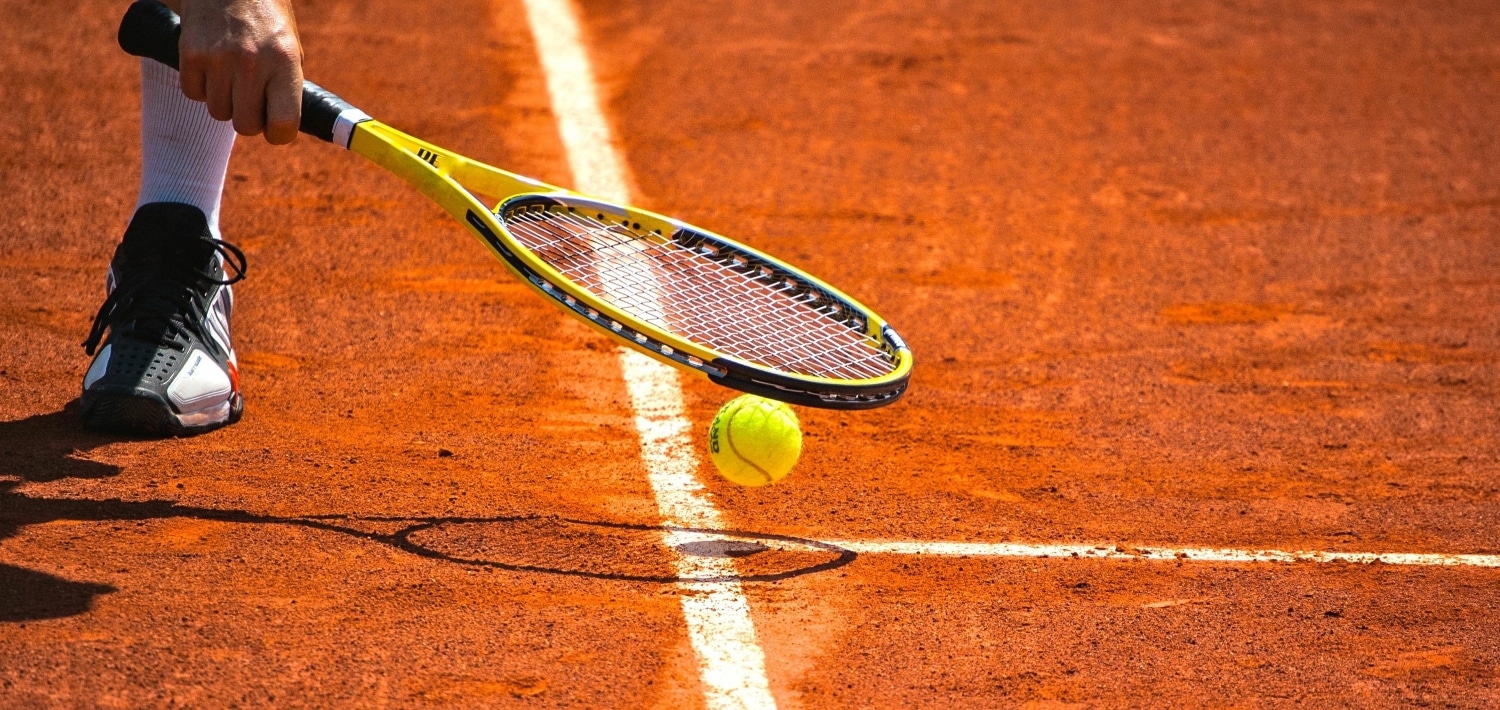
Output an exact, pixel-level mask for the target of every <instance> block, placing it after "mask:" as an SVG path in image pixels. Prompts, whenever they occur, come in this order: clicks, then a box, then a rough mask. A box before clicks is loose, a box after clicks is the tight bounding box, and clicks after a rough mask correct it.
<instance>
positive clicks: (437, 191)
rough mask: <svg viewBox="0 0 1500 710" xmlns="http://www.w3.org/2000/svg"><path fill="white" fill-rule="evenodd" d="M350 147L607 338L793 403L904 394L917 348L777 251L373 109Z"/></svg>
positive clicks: (866, 400)
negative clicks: (412, 128)
mask: <svg viewBox="0 0 1500 710" xmlns="http://www.w3.org/2000/svg"><path fill="white" fill-rule="evenodd" d="M348 147H349V149H350V150H353V151H355V152H357V153H360V154H361V155H364V156H365V157H366V158H369V159H370V160H372V161H374V162H376V163H377V164H380V165H381V166H382V167H385V168H386V169H387V170H390V171H391V172H393V173H395V174H396V175H398V176H400V177H402V178H403V179H404V180H406V181H407V182H408V183H409V184H411V185H412V186H414V187H416V188H417V189H418V190H420V191H422V192H423V193H424V194H426V195H427V196H428V197H430V198H432V199H433V200H434V201H436V202H437V203H438V204H439V205H441V206H442V207H443V208H444V209H445V210H446V211H447V212H448V213H449V214H451V215H453V216H454V217H455V218H458V219H459V220H461V221H462V222H464V223H465V224H466V225H467V226H468V227H469V228H470V229H471V230H473V232H474V233H475V234H476V235H477V236H478V237H479V238H480V240H481V241H482V242H484V243H485V245H486V246H488V247H489V248H490V250H491V251H492V252H493V253H494V254H495V256H496V257H497V258H499V259H500V261H501V262H502V263H504V264H505V265H506V266H507V267H509V268H510V270H511V271H512V272H514V273H515V274H516V275H517V276H519V277H520V278H521V279H522V281H523V282H525V283H526V284H527V285H529V286H531V287H532V288H533V290H535V291H537V292H538V293H539V294H541V295H542V296H544V297H546V298H547V299H548V300H550V301H552V302H553V303H556V304H557V305H558V306H560V307H562V308H563V309H564V310H566V311H568V312H569V313H571V314H572V315H574V316H576V317H578V318H579V319H580V320H582V321H583V322H585V323H588V324H589V325H591V326H592V327H593V328H594V329H596V330H598V331H599V332H601V333H605V334H607V335H609V336H611V337H612V338H613V339H615V340H616V342H619V343H622V344H624V345H627V346H629V347H631V348H633V349H635V350H637V351H639V352H642V353H644V354H646V355H649V356H651V357H653V358H655V359H657V360H660V361H662V362H665V363H667V364H669V365H673V366H675V367H677V368H679V369H683V370H686V371H689V372H694V373H696V374H699V375H702V376H705V377H707V378H709V379H710V380H712V381H713V382H715V383H717V384H720V385H723V386H725V387H729V388H732V389H736V390H740V391H743V392H750V393H753V394H758V395H761V396H764V397H769V398H771V399H776V400H779V401H784V402H788V403H791V404H799V405H804V406H810V407H821V408H827V409H872V408H875V407H881V406H884V405H887V404H890V403H892V402H895V401H896V400H897V399H898V398H900V397H901V395H902V394H904V393H905V392H906V388H907V384H908V382H909V379H910V376H911V368H912V356H911V351H910V350H909V349H908V348H907V346H906V344H905V342H904V341H902V339H901V338H900V336H899V335H897V334H896V331H895V330H894V329H893V328H891V327H890V325H889V324H887V323H886V322H885V321H884V320H883V319H882V318H880V316H878V315H876V314H875V313H874V311H872V310H871V309H869V308H867V307H865V306H864V305H862V304H860V303H859V302H858V301H856V300H854V299H853V298H850V297H849V296H847V295H845V294H844V293H842V292H841V291H839V290H838V289H835V288H834V287H832V286H830V285H828V284H826V283H824V282H822V281H820V280H818V279H817V278H815V277H813V276H811V275H809V274H807V273H806V272H804V271H802V270H800V269H798V268H796V267H794V266H792V265H790V264H787V263H786V262H783V261H781V260H779V259H776V258H775V257H772V256H770V255H768V254H765V253H763V252H760V251H758V250H755V249H753V248H751V247H748V246H745V245H743V244H740V243H738V242H735V241H733V240H731V239H728V238H726V237H723V236H720V235H718V234H714V233H713V232H710V231H708V230H705V229H701V228H698V227H694V226H692V225H689V224H686V223H683V222H681V221H679V220H675V219H672V218H670V217H665V216H662V215H659V214H656V213H653V212H649V211H647V210H642V209H637V208H634V207H630V206H627V205H620V204H615V203H611V202H607V201H603V200H599V199H595V198H591V197H586V196H583V195H580V194H578V193H574V192H571V191H568V190H564V189H562V188H558V187H555V186H552V185H547V184H545V183H541V182H538V181H535V180H532V179H530V178H526V177H523V176H519V175H515V174H513V173H509V172H506V171H503V170H500V169H498V168H494V167H491V166H489V165H485V164H483V163H480V162H478V161H474V160H471V159H469V158H467V157H465V156H462V155H459V154H457V153H454V152H452V151H449V150H445V149H443V148H441V147H438V146H435V145H433V144H431V143H428V142H426V141H422V140H420V139H416V138H413V137H411V136H408V135H406V134H404V133H401V132H400V131H396V130H395V129H392V128H390V127H388V126H385V125H384V124H381V123H379V122H377V121H372V120H365V121H363V122H361V123H359V124H358V125H357V126H353V127H351V141H350V143H349V144H348ZM476 195H484V196H487V197H491V198H494V201H493V202H492V203H490V204H491V205H493V207H491V206H487V205H486V204H485V203H483V202H481V201H480V200H479V199H478V197H476Z"/></svg>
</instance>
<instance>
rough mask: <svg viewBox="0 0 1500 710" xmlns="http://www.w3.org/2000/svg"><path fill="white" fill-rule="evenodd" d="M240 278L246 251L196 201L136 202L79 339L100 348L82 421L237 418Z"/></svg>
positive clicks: (214, 424)
mask: <svg viewBox="0 0 1500 710" xmlns="http://www.w3.org/2000/svg"><path fill="white" fill-rule="evenodd" d="M226 267H227V271H226ZM244 277H245V254H244V252H241V251H240V250H239V249H238V248H237V247H235V246H234V245H233V244H230V243H228V242H225V241H223V240H220V239H215V238H214V237H213V233H212V232H210V231H209V228H208V220H207V219H206V218H205V217H204V216H203V212H202V211H201V210H199V209H198V208H196V207H193V206H191V205H184V204H178V203H175V202H156V203H151V204H146V205H142V206H141V207H140V208H139V209H137V210H136V212H135V216H134V217H133V218H131V220H130V226H129V227H127V228H126V230H125V238H124V239H123V240H121V242H120V246H119V248H117V249H116V250H115V256H114V259H113V260H111V261H110V265H109V281H108V285H107V288H108V294H109V296H108V298H106V299H104V305H103V306H101V307H100V308H99V314H98V315H97V316H95V317H94V326H93V329H92V330H91V331H90V332H89V338H88V340H87V341H85V342H84V344H83V347H84V349H85V350H87V351H88V353H89V354H90V355H95V351H96V350H97V352H98V354H97V355H95V357H94V362H93V364H91V365H89V370H88V373H87V374H86V375H84V378H83V420H84V423H85V424H86V425H87V426H88V427H90V428H92V429H98V430H101V431H110V432H117V433H125V434H138V435H154V436H185V435H192V434H201V433H203V432H206V431H210V430H213V429H217V428H219V427H221V426H224V425H226V424H233V423H234V422H237V421H239V419H240V414H241V413H242V412H243V411H244V406H245V405H244V398H243V397H242V396H241V395H240V387H239V372H238V369H237V366H236V363H235V358H234V348H233V347H232V346H231V345H230V343H229V314H230V311H231V310H232V309H233V307H234V294H233V292H232V290H231V289H230V284H233V283H236V282H238V281H239V280H240V279H243V278H244ZM106 330H107V331H108V332H109V337H108V338H107V339H106V338H105V337H104V336H105V331H106ZM101 340H102V341H103V347H102V348H101V347H99V345H100V341H101Z"/></svg>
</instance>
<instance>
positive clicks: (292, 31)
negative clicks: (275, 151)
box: [167, 0, 302, 145]
mask: <svg viewBox="0 0 1500 710" xmlns="http://www.w3.org/2000/svg"><path fill="white" fill-rule="evenodd" d="M167 4H168V5H169V6H173V7H172V9H173V10H176V11H177V14H178V15H179V16H181V17H182V39H181V41H180V43H179V44H178V54H179V55H180V57H181V60H180V65H179V71H180V72H181V74H182V93H183V95H185V96H187V97H188V98H190V99H193V100H194V101H202V102H204V103H206V104H208V115H210V116H213V117H214V118H215V119H218V120H220V121H233V122H234V130H235V131H236V132H237V133H239V134H241V135H246V136H254V135H259V134H261V133H264V134H265V136H266V141H267V142H270V143H274V144H277V145H280V144H285V143H291V142H292V141H293V140H295V139H296V138H297V127H298V125H299V123H300V121H301V117H302V44H301V42H299V41H298V39H297V23H296V19H295V18H294V17H293V15H292V6H291V0H177V2H168V3H167Z"/></svg>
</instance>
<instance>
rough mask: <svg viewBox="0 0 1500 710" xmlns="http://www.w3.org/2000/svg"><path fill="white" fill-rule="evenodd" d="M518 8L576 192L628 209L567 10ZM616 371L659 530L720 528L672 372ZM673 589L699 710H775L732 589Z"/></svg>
mask: <svg viewBox="0 0 1500 710" xmlns="http://www.w3.org/2000/svg"><path fill="white" fill-rule="evenodd" d="M524 2H525V4H526V17H527V20H528V21H529V22H530V23H531V32H532V35H533V36H534V37H535V38H536V44H537V54H538V55H539V57H540V59H541V64H542V69H543V70H544V71H545V73H546V77H547V93H548V94H550V95H551V98H552V112H553V114H554V115H555V116H556V117H557V128H558V134H559V135H560V136H561V138H562V142H563V147H564V148H565V149H566V151H567V154H568V166H569V167H570V168H571V169H572V171H573V184H574V187H575V188H576V189H577V190H578V191H579V192H583V193H586V194H590V195H594V196H596V197H602V198H604V199H606V200H613V201H616V202H622V203H628V202H629V201H630V188H629V181H628V180H627V179H626V177H625V161H623V160H621V159H620V155H619V153H617V152H616V150H615V148H614V144H613V142H612V138H611V131H610V129H609V122H608V121H607V120H606V119H605V118H604V112H603V111H602V110H601V109H600V106H599V96H598V92H597V90H596V85H595V83H594V74H593V70H592V69H591V67H590V65H589V58H588V53H587V51H586V50H585V49H584V46H583V41H582V37H581V32H580V30H579V24H578V16H577V14H576V11H575V9H574V7H573V5H572V2H571V1H570V0H524ZM620 369H621V370H622V372H623V374H624V376H625V386H626V389H627V390H628V391H629V393H630V401H631V405H632V406H633V407H634V409H635V425H636V429H637V430H638V431H639V433H640V439H641V460H642V462H644V463H645V465H646V472H647V476H648V478H649V480H650V482H651V489H652V491H653V492H654V493H655V495H656V505H657V508H658V510H660V512H661V517H662V519H663V522H664V524H666V525H668V526H677V527H689V528H707V529H713V528H720V527H722V520H721V519H720V517H719V511H718V510H716V509H715V508H714V506H713V504H712V503H710V502H709V500H708V497H707V492H706V491H705V490H704V488H703V485H702V484H701V483H699V481H698V478H697V471H698V457H697V454H695V453H694V451H693V445H692V439H691V438H690V433H689V432H690V431H691V429H692V425H691V423H690V422H689V421H688V418H687V415H686V412H685V411H684V408H683V404H682V386H681V384H680V383H679V381H678V375H677V371H676V370H673V369H672V368H670V367H668V366H666V365H663V364H661V363H658V362H656V361H655V360H652V359H651V358H648V357H646V356H644V355H641V354H638V353H635V352H633V351H629V350H625V349H621V350H620ZM663 537H664V541H665V542H666V544H667V546H668V547H669V548H671V549H673V550H674V551H675V550H677V549H678V547H679V546H680V545H683V544H684V543H689V542H695V541H699V540H703V539H708V538H710V536H708V535H704V534H702V533H684V532H668V533H665V534H664V535H663ZM675 563H676V567H677V574H678V576H680V577H696V578H713V577H729V578H732V577H733V576H734V574H735V570H734V562H733V560H732V559H727V558H714V557H699V556H695V555H685V554H678V555H676V560H675ZM678 587H679V588H680V589H681V591H682V595H681V597H680V598H681V600H682V612H683V615H684V617H686V620H687V627H688V638H689V640H690V641H691V643H692V646H693V651H694V653H696V654H697V656H698V665H699V677H700V678H701V680H702V682H703V687H704V702H705V704H706V705H707V706H708V707H709V708H710V709H711V710H720V709H723V710H729V709H731V708H747V709H748V708H775V707H776V701H775V699H774V698H772V696H771V688H770V684H769V683H768V682H767V681H766V659H765V652H764V651H762V650H761V648H760V645H759V644H758V643H757V642H756V639H755V625H754V623H753V622H752V621H751V619H750V603H749V601H747V600H746V599H745V594H744V591H743V590H742V589H741V587H740V584H739V582H735V581H727V582H684V583H681V584H679V585H678Z"/></svg>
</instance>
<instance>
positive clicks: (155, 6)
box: [119, 0, 363, 147]
mask: <svg viewBox="0 0 1500 710" xmlns="http://www.w3.org/2000/svg"><path fill="white" fill-rule="evenodd" d="M181 36H182V21H181V20H180V19H179V18H178V17H177V13H175V12H172V8H169V7H167V6H166V5H163V4H161V3H159V2H156V1H155V0H140V1H139V2H136V3H133V4H131V6H130V9H128V10H126V11H125V18H124V19H123V20H121V21H120V35H119V40H120V48H121V49H123V50H125V51H126V52H128V53H130V54H133V55H135V56H137V57H146V58H147V59H155V60H156V61H158V62H161V63H162V64H165V65H167V66H169V67H172V68H173V69H176V68H178V67H177V65H178V62H179V60H180V56H179V55H178V54H177V41H178V39H179V38H180V37H181ZM345 111H356V112H357V110H356V109H355V108H354V107H353V106H352V105H350V104H349V102H347V101H345V100H343V99H341V98H339V97H338V95H336V94H334V93H333V92H332V91H329V90H327V89H325V88H323V87H321V86H318V85H317V84H314V83H312V82H310V81H304V82H302V124H301V126H300V128H301V130H302V132H303V133H306V134H307V135H310V136H313V137H314V138H321V139H323V140H325V141H328V142H329V143H333V142H335V141H334V126H335V124H337V123H338V118H339V114H341V113H344V112H345ZM361 115H363V114H361ZM344 138H345V145H344V147H348V145H347V136H344Z"/></svg>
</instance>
